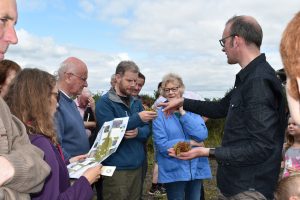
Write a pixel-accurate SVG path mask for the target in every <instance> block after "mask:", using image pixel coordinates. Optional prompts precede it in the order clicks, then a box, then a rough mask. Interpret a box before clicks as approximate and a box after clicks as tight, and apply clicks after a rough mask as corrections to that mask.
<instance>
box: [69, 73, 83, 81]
mask: <svg viewBox="0 0 300 200" xmlns="http://www.w3.org/2000/svg"><path fill="white" fill-rule="evenodd" d="M65 73H66V74H71V75H72V76H75V77H77V78H79V79H81V80H82V81H83V82H86V80H87V78H83V77H81V76H78V75H76V74H73V73H71V72H69V73H67V72H65Z"/></svg>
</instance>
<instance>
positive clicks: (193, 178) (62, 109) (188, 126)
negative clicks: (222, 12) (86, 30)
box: [0, 0, 300, 200]
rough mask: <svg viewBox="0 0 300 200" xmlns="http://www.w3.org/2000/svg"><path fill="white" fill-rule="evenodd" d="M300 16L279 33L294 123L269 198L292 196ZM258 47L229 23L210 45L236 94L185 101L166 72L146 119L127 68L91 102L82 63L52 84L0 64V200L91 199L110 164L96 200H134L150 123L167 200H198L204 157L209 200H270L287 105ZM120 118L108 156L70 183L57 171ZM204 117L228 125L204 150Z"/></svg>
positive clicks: (124, 64)
mask: <svg viewBox="0 0 300 200" xmlns="http://www.w3.org/2000/svg"><path fill="white" fill-rule="evenodd" d="M299 16H300V14H299V13H298V14H297V15H296V17H295V18H294V19H293V20H292V21H291V23H290V24H289V25H288V27H287V30H286V31H285V33H284V35H283V40H282V43H281V55H282V58H283V63H284V65H285V68H286V71H287V97H288V98H287V99H288V101H289V110H290V112H291V114H292V115H291V118H290V119H289V125H288V133H287V136H289V138H288V139H287V140H286V146H285V151H284V152H285V165H284V166H285V170H284V173H283V175H284V177H285V178H283V179H282V181H280V182H279V184H278V188H277V190H276V193H275V198H276V199H300V196H299V195H300V194H299V188H300V186H299V187H297V185H298V184H299V182H300V181H299V175H297V174H298V170H299V168H298V167H299V166H298V165H297V164H299V162H298V161H294V160H293V158H295V157H298V156H297V155H298V152H299V149H298V147H299V143H300V141H299V139H298V138H299V136H298V135H299V132H300V128H299V125H300V120H299V118H300V117H299V116H300V115H299V108H300V106H299V105H300V103H299V99H300V98H299V96H300V95H299V86H298V85H299V84H298V82H299V77H300V73H299V72H300V71H299V70H298V66H300V64H299V63H300V60H299V43H300V39H299V38H300V36H298V35H299V34H298V33H299V28H298V27H299V26H298V25H299V23H300V19H299ZM17 17H18V14H17V5H16V1H15V0H2V1H1V2H0V60H3V59H4V54H5V52H6V50H7V49H8V46H9V45H10V44H16V43H17V42H18V39H17V36H16V32H15V28H14V26H15V24H16V21H17ZM262 38H263V33H262V29H261V27H260V25H259V23H258V22H257V21H256V20H255V19H254V18H253V17H250V16H243V15H242V16H234V17H232V18H231V19H229V20H228V21H227V23H226V24H225V29H224V31H223V35H222V39H220V40H219V42H220V45H221V47H222V51H223V52H224V53H225V54H226V56H227V61H228V64H239V65H240V66H241V70H240V72H239V73H238V74H237V75H236V80H235V84H234V87H233V89H232V90H231V91H230V92H229V93H228V94H226V96H225V97H224V98H222V99H221V100H219V101H201V100H192V99H187V98H183V93H184V89H185V86H184V83H183V81H182V78H181V77H180V76H178V75H176V74H174V73H169V74H167V75H165V76H164V77H163V80H162V84H161V85H162V90H161V95H162V96H163V97H164V98H165V100H164V101H163V102H161V103H158V104H157V106H156V108H157V111H146V110H144V107H143V105H142V102H141V100H140V99H139V98H138V95H139V92H140V90H141V87H142V86H143V85H144V83H145V77H144V76H143V75H142V74H141V72H140V69H139V67H138V66H137V65H136V63H134V62H133V61H121V62H120V63H119V64H118V65H117V67H116V70H115V74H114V80H113V84H112V87H111V88H110V90H109V91H108V92H107V93H106V94H104V95H103V96H102V97H101V98H100V99H99V100H98V101H97V102H96V103H95V102H94V100H93V98H92V96H91V93H90V92H89V91H88V90H87V89H86V87H87V86H88V83H87V79H88V67H87V65H86V64H85V62H84V61H82V60H81V59H79V58H76V57H69V58H67V59H66V60H64V61H63V62H62V63H61V65H60V67H59V68H58V74H57V77H56V76H54V75H51V74H50V73H48V72H45V71H43V70H40V69H36V68H25V69H23V70H20V67H15V68H12V69H5V68H4V66H5V65H7V64H5V62H3V66H1V82H0V86H1V87H0V88H1V96H2V97H3V98H4V100H5V101H4V100H3V98H2V97H1V98H0V107H1V114H0V199H21V200H22V199H30V198H31V199H92V198H93V195H94V194H93V193H94V192H93V189H92V184H93V183H97V182H99V179H100V177H101V175H100V174H101V168H102V165H107V166H116V171H115V172H114V174H113V175H112V176H111V177H108V176H102V177H101V178H102V180H101V184H100V186H99V187H97V186H96V188H97V197H98V199H104V200H108V199H118V200H119V199H124V200H129V199H130V200H139V199H141V198H142V188H143V182H144V179H145V171H146V170H147V163H146V161H147V158H146V155H147V153H146V150H145V144H146V141H147V139H148V138H149V137H150V134H151V130H150V122H151V121H152V132H153V140H154V144H155V151H156V159H157V164H158V182H160V183H163V184H164V186H165V188H166V192H167V197H168V199H170V200H177V199H178V200H183V199H186V200H199V199H200V198H201V186H202V180H203V179H208V178H211V171H210V167H209V163H208V157H210V158H213V159H216V161H217V162H218V172H217V186H218V188H219V191H220V192H219V196H218V199H220V200H237V199H261V200H263V199H267V200H271V199H273V198H274V191H275V189H276V187H277V183H278V178H279V173H280V166H281V165H280V164H281V158H282V149H283V143H284V132H285V129H286V127H287V120H286V116H287V106H286V101H285V94H284V92H283V88H282V85H281V82H280V81H279V79H278V78H277V77H276V73H275V71H274V69H273V68H272V67H271V66H270V64H269V63H268V62H267V61H266V57H265V55H264V54H263V53H261V52H260V46H261V43H262ZM290 38H292V39H294V40H292V41H291V40H290ZM6 62H7V61H6ZM8 65H13V64H11V63H10V64H8ZM2 70H3V71H2ZM2 76H3V77H4V78H3V79H2ZM14 76H15V78H14V79H13V81H11V83H10V80H11V79H12V77H14ZM75 98H76V99H75ZM74 99H75V101H74ZM87 107H89V108H90V111H89V112H88V113H86V108H87ZM119 117H129V121H128V125H127V129H126V132H125V135H124V138H123V140H122V142H121V144H120V145H119V147H118V149H117V151H116V152H115V153H114V154H112V155H111V156H110V157H108V158H107V159H106V160H105V161H104V162H103V163H101V164H99V165H96V166H94V167H91V168H89V169H88V170H86V171H85V172H84V173H83V175H82V176H81V177H80V178H79V179H77V180H76V181H73V182H72V184H71V182H70V180H69V175H68V170H67V167H66V165H67V164H69V163H71V162H75V161H80V160H82V159H85V158H86V153H87V152H88V151H89V149H90V145H91V141H89V140H90V138H91V137H93V131H92V130H93V129H95V128H97V127H101V126H102V125H103V124H104V122H106V121H110V120H112V119H114V118H119ZM204 117H208V118H224V117H226V121H225V127H224V135H223V140H222V144H221V146H220V147H215V148H208V147H205V146H204V144H203V141H204V140H205V139H206V138H207V136H208V134H209V133H208V130H207V128H206V126H205V120H204V119H205V118H204ZM178 142H185V143H187V144H188V145H189V148H191V149H190V150H188V151H187V152H179V153H178V152H177V150H175V149H174V145H176V144H177V143H178ZM295 155H296V156H295ZM96 185H97V184H96Z"/></svg>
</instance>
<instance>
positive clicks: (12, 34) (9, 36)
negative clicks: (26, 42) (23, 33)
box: [4, 26, 18, 44]
mask: <svg viewBox="0 0 300 200" xmlns="http://www.w3.org/2000/svg"><path fill="white" fill-rule="evenodd" d="M4 34H5V35H4V39H5V40H6V41H8V42H9V43H10V44H17V43H18V37H17V33H16V30H15V26H10V27H8V28H7V29H6V32H5V33H4Z"/></svg>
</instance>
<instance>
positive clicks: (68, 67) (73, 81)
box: [58, 57, 88, 96]
mask: <svg viewBox="0 0 300 200" xmlns="http://www.w3.org/2000/svg"><path fill="white" fill-rule="evenodd" d="M87 78H88V69H87V65H86V64H85V63H84V62H83V61H82V60H80V59H78V58H75V57H69V58H67V59H66V60H64V61H63V62H62V63H61V65H60V68H59V69H58V86H59V89H60V90H62V91H64V92H65V93H66V94H68V95H69V96H76V95H79V94H81V91H82V90H83V88H84V87H87V86H88V84H87Z"/></svg>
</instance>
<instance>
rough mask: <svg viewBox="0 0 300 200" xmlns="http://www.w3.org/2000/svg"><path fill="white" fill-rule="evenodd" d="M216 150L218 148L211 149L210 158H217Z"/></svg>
mask: <svg viewBox="0 0 300 200" xmlns="http://www.w3.org/2000/svg"><path fill="white" fill-rule="evenodd" d="M215 150H216V148H209V153H208V157H210V158H215Z"/></svg>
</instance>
